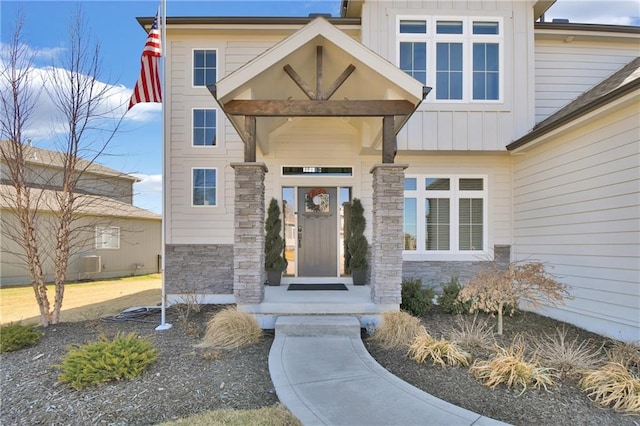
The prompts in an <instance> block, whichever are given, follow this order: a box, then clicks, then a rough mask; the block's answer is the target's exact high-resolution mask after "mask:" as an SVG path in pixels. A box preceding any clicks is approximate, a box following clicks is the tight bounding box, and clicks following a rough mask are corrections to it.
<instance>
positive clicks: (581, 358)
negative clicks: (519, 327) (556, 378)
mask: <svg viewBox="0 0 640 426" xmlns="http://www.w3.org/2000/svg"><path fill="white" fill-rule="evenodd" d="M534 345H535V347H536V349H535V353H536V356H537V357H538V358H539V359H540V360H541V361H543V362H544V363H545V365H548V366H549V367H553V368H554V369H556V370H557V371H558V373H559V374H560V376H561V377H571V378H574V379H577V378H580V376H581V375H582V374H583V373H584V372H585V371H587V370H593V369H595V368H596V367H597V366H598V365H601V364H602V363H603V362H604V358H603V356H602V354H601V349H602V348H594V347H591V342H590V341H589V340H586V341H579V338H578V337H576V338H575V339H573V340H572V341H568V340H567V329H566V327H562V328H557V329H556V333H555V334H553V335H549V334H547V333H544V337H542V338H540V339H538V340H536V341H535V342H534Z"/></svg>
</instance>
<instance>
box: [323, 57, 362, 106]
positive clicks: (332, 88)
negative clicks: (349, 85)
mask: <svg viewBox="0 0 640 426" xmlns="http://www.w3.org/2000/svg"><path fill="white" fill-rule="evenodd" d="M355 69H356V67H355V66H353V64H349V66H348V67H347V69H345V70H344V71H343V72H342V74H340V76H339V77H338V78H337V79H336V81H334V82H333V84H332V85H331V86H330V87H329V88H328V89H327V92H326V93H325V94H324V97H323V99H330V98H331V97H332V96H333V94H334V93H336V90H338V89H339V88H340V86H342V83H344V82H345V80H346V79H347V78H349V76H350V75H351V73H353V72H354V71H355Z"/></svg>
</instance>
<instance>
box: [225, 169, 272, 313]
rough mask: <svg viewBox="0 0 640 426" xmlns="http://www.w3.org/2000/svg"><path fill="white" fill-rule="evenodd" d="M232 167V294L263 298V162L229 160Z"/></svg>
mask: <svg viewBox="0 0 640 426" xmlns="http://www.w3.org/2000/svg"><path fill="white" fill-rule="evenodd" d="M231 167H233V169H234V170H235V206H234V224H235V230H234V232H235V236H234V244H233V295H234V296H235V298H236V303H239V304H243V303H244V304H248V303H261V302H262V300H263V299H264V281H265V272H264V219H265V207H264V176H265V173H266V172H267V166H266V165H265V164H264V163H231Z"/></svg>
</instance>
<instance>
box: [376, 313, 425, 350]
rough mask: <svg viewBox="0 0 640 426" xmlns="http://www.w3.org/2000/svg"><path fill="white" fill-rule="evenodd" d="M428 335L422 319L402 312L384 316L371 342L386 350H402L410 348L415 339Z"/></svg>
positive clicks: (384, 314)
mask: <svg viewBox="0 0 640 426" xmlns="http://www.w3.org/2000/svg"><path fill="white" fill-rule="evenodd" d="M424 333H426V330H425V329H424V326H422V323H421V322H420V319H418V318H416V317H414V316H411V315H409V314H408V313H406V312H402V311H389V312H384V313H383V314H382V321H381V322H380V325H379V326H378V328H377V329H376V330H375V331H374V332H373V335H372V336H371V340H372V341H374V342H376V343H377V344H379V345H380V346H382V347H383V348H385V349H400V348H405V347H407V346H409V344H410V343H411V341H412V340H413V338H414V337H416V336H417V335H420V334H424Z"/></svg>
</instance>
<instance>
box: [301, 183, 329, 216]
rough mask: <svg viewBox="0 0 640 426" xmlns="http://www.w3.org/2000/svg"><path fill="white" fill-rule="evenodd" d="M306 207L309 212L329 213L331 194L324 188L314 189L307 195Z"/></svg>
mask: <svg viewBox="0 0 640 426" xmlns="http://www.w3.org/2000/svg"><path fill="white" fill-rule="evenodd" d="M305 207H306V211H307V212H313V213H329V194H328V193H327V190H326V189H324V188H312V189H311V190H310V191H309V192H308V193H307V194H306V200H305Z"/></svg>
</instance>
